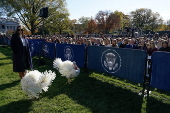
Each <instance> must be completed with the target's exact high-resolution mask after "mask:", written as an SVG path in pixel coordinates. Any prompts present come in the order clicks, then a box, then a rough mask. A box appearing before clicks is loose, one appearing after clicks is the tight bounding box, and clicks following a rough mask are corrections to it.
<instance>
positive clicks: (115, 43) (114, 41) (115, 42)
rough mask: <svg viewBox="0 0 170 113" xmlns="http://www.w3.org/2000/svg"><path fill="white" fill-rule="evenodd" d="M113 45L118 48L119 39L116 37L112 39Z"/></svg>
mask: <svg viewBox="0 0 170 113" xmlns="http://www.w3.org/2000/svg"><path fill="white" fill-rule="evenodd" d="M112 47H117V48H118V45H117V40H116V39H113V40H112Z"/></svg>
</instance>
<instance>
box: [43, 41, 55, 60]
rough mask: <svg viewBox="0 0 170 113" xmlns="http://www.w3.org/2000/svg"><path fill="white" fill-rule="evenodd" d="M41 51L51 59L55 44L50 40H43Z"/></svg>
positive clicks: (53, 55) (53, 54) (53, 57)
mask: <svg viewBox="0 0 170 113" xmlns="http://www.w3.org/2000/svg"><path fill="white" fill-rule="evenodd" d="M43 53H44V56H45V57H48V58H50V59H52V60H54V59H55V44H54V43H51V42H44V46H43Z"/></svg>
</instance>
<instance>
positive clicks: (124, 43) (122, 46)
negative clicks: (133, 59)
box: [119, 38, 128, 48]
mask: <svg viewBox="0 0 170 113" xmlns="http://www.w3.org/2000/svg"><path fill="white" fill-rule="evenodd" d="M127 44H128V39H127V38H125V39H124V40H123V43H122V44H120V46H119V48H125V47H126V45H127Z"/></svg>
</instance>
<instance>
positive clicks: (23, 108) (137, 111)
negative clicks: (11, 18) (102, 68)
mask: <svg viewBox="0 0 170 113" xmlns="http://www.w3.org/2000/svg"><path fill="white" fill-rule="evenodd" d="M11 55H12V52H11V49H10V48H9V47H8V46H5V47H2V46H0V113H170V93H169V92H164V91H161V90H157V89H154V88H151V90H152V94H151V95H150V97H149V99H148V100H147V99H146V98H144V97H142V96H139V95H138V93H139V91H140V90H142V85H139V84H137V83H132V82H130V81H127V80H123V79H119V78H116V77H113V76H111V75H107V74H104V73H98V72H94V71H92V70H89V72H88V73H84V71H83V69H81V73H80V75H79V76H78V77H77V78H75V79H74V80H73V81H72V83H71V84H68V83H67V79H66V78H65V77H62V76H60V74H59V73H58V71H57V70H55V69H53V66H52V61H50V60H48V59H45V61H46V65H43V66H39V65H38V58H36V57H35V58H33V64H34V69H35V70H39V71H41V72H43V71H45V70H52V71H55V72H56V74H57V76H56V79H55V80H54V82H53V84H52V85H51V86H50V88H49V91H48V92H45V93H42V94H41V96H40V98H39V99H37V100H29V99H28V97H27V95H26V94H24V92H23V91H22V90H21V85H20V79H19V76H18V74H17V73H14V72H13V71H12V60H11V58H12V56H11Z"/></svg>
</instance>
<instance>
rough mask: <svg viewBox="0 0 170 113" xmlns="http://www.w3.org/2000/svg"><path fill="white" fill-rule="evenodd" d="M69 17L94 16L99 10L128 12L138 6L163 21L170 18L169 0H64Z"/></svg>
mask: <svg viewBox="0 0 170 113" xmlns="http://www.w3.org/2000/svg"><path fill="white" fill-rule="evenodd" d="M66 3H67V9H68V11H69V13H70V16H69V18H70V19H71V20H72V19H77V20H78V19H79V18H81V17H82V16H84V17H93V18H94V17H95V16H96V14H97V13H98V12H99V11H101V10H102V11H106V10H107V11H108V10H109V11H112V12H114V11H116V10H118V11H121V12H123V13H124V14H127V15H128V14H130V12H131V11H135V10H136V9H140V8H147V9H151V10H152V12H155V13H156V12H158V13H159V14H160V16H161V17H162V18H163V20H164V21H167V20H170V0H66Z"/></svg>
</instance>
